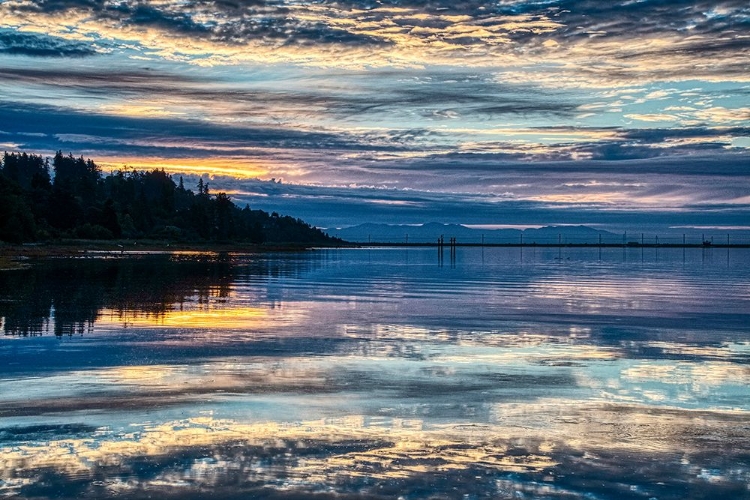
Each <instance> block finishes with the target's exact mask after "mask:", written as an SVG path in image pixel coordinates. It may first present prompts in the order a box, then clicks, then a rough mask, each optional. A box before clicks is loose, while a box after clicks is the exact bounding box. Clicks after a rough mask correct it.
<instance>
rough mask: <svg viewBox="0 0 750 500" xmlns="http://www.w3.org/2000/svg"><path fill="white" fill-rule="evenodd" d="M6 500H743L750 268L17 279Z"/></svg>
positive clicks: (512, 264)
mask: <svg viewBox="0 0 750 500" xmlns="http://www.w3.org/2000/svg"><path fill="white" fill-rule="evenodd" d="M0 330H1V331H2V332H3V335H2V336H0V496H8V497H14V496H19V497H23V498H34V499H43V498H103V497H117V498H126V499H130V498H204V497H206V496H207V495H210V496H213V497H215V498H279V499H281V498H284V499H288V498H308V497H310V496H313V495H316V496H315V498H324V499H325V498H399V497H401V498H404V499H422V498H447V499H453V498H456V499H479V498H549V499H577V498H582V499H584V498H585V499H595V498H644V499H650V498H657V499H671V498H675V499H676V498H721V497H723V498H750V250H742V249H732V250H726V249H705V250H704V249H687V250H682V249H670V250H667V249H658V250H657V249H653V248H651V249H626V250H623V249H603V250H602V251H601V252H600V251H599V250H598V249H569V248H564V249H561V250H558V249H532V248H525V249H523V251H522V250H521V249H519V248H508V249H502V248H493V249H490V248H485V249H481V248H459V249H458V251H457V255H456V256H455V258H451V256H450V253H449V252H448V251H447V250H446V251H445V253H444V256H443V258H442V259H439V258H438V254H437V251H436V250H435V249H434V248H428V249H419V248H410V249H403V248H401V249H399V248H389V249H356V250H316V251H310V252H304V253H291V254H268V255H198V254H173V255H126V256H124V257H121V256H112V255H108V254H100V255H94V256H91V255H90V256H89V257H87V258H81V259H58V260H48V261H46V262H41V263H39V264H38V265H37V266H35V267H34V268H33V269H30V270H26V271H19V272H5V273H0Z"/></svg>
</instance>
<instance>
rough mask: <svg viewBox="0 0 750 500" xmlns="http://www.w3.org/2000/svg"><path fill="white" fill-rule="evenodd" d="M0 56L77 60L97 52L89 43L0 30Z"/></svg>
mask: <svg viewBox="0 0 750 500" xmlns="http://www.w3.org/2000/svg"><path fill="white" fill-rule="evenodd" d="M0 54H9V55H21V56H28V57H70V58H79V57H88V56H93V55H96V54H97V50H96V48H95V47H94V46H93V45H91V44H89V43H84V42H77V41H71V40H65V39H63V38H59V37H55V36H49V35H44V34H40V33H27V32H22V31H15V30H8V29H0Z"/></svg>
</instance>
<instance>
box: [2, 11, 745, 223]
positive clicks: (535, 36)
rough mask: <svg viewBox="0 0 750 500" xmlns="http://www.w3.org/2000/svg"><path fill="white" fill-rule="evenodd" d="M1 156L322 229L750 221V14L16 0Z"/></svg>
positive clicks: (8, 39)
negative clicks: (109, 175) (100, 173)
mask: <svg viewBox="0 0 750 500" xmlns="http://www.w3.org/2000/svg"><path fill="white" fill-rule="evenodd" d="M0 149H5V150H9V151H19V150H23V151H29V152H36V153H41V154H45V155H51V154H54V152H55V151H57V150H62V151H63V152H64V153H68V152H72V153H73V154H74V155H76V156H78V155H84V156H86V157H91V158H92V159H94V160H95V161H96V162H97V163H98V164H100V165H101V166H103V167H104V169H105V170H111V169H121V168H125V167H127V168H137V169H152V168H164V169H165V170H167V171H168V172H170V173H172V174H174V175H176V176H177V175H182V176H184V177H185V179H186V184H190V183H194V182H197V178H198V177H197V176H199V175H200V176H203V178H204V179H208V180H209V182H210V186H211V189H212V190H214V191H218V190H223V191H226V192H227V193H228V194H230V195H231V196H232V198H233V199H234V200H235V201H236V202H238V203H240V204H243V205H244V204H245V203H249V204H250V206H251V207H253V208H261V209H264V210H269V211H271V210H276V211H279V212H281V213H285V214H290V215H293V216H295V217H301V218H303V219H304V220H306V221H307V222H310V223H312V224H314V225H317V226H319V227H324V228H333V227H346V226H350V225H355V224H359V223H363V222H380V223H384V222H388V223H396V224H418V223H424V222H433V221H434V222H444V223H462V224H473V225H485V226H486V225H513V226H524V225H529V226H539V225H550V224H586V225H591V226H594V227H601V228H605V229H614V230H619V229H622V228H631V229H635V230H637V229H638V228H644V227H649V228H660V230H665V229H669V228H673V229H675V230H681V228H683V227H696V228H704V229H705V228H709V229H712V228H713V229H716V230H721V231H725V230H728V229H730V228H742V227H745V228H748V229H750V4H748V3H747V1H746V0H718V1H701V0H696V1H680V0H640V1H638V0H612V1H607V2H602V1H598V0H597V1H595V0H582V1H573V0H533V1H520V0H500V1H494V2H479V1H473V0H450V1H448V0H435V1H426V2H425V1H420V2H417V1H414V0H380V1H373V0H341V1H328V0H317V1H306V2H303V1H278V0H215V1H205V0H152V1H149V0H117V1H108V0H105V1H97V0H0Z"/></svg>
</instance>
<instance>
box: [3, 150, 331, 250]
mask: <svg viewBox="0 0 750 500" xmlns="http://www.w3.org/2000/svg"><path fill="white" fill-rule="evenodd" d="M196 187H197V192H193V191H192V190H191V189H187V188H185V186H184V182H183V179H182V177H179V180H178V181H177V182H175V179H174V178H173V177H172V176H171V175H169V174H167V173H166V172H165V171H164V170H163V169H162V170H158V169H155V170H151V171H138V170H116V171H114V172H112V173H111V174H108V175H103V174H102V170H101V168H100V167H99V166H98V165H97V164H96V163H94V161H92V160H91V159H84V158H83V156H80V157H77V158H76V157H74V156H73V155H72V154H68V155H67V156H66V155H63V153H62V151H58V152H57V154H55V156H54V158H53V159H52V162H51V164H50V161H49V158H44V157H42V156H41V155H36V154H28V153H25V152H23V153H8V152H5V153H4V155H3V157H2V162H1V163H0V240H2V241H6V242H11V243H22V242H33V241H46V240H52V239H58V238H79V239H96V240H107V239H120V238H126V239H143V238H148V239H160V240H172V241H184V242H247V243H253V244H262V243H275V244H281V243H292V244H326V243H336V242H340V241H341V240H339V239H337V238H332V237H329V236H328V235H327V234H325V233H324V232H322V231H321V230H319V229H317V228H314V227H312V226H310V225H309V224H307V223H305V222H304V221H302V220H301V219H297V218H293V217H290V216H281V215H279V214H278V213H276V212H273V213H271V214H269V213H267V212H265V211H263V210H252V209H251V208H250V207H249V206H248V205H245V207H244V208H240V207H239V206H237V205H236V204H235V203H234V202H233V201H232V199H231V198H230V197H229V196H228V195H227V194H226V193H223V192H218V193H216V194H212V193H211V192H210V191H209V185H208V183H207V182H204V181H203V179H202V178H201V179H200V180H199V181H198V185H197V186H196Z"/></svg>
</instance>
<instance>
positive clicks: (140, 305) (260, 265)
mask: <svg viewBox="0 0 750 500" xmlns="http://www.w3.org/2000/svg"><path fill="white" fill-rule="evenodd" d="M301 266H302V267H304V261H303V260H299V261H296V260H283V259H282V260H274V259H270V260H268V259H258V260H254V261H251V262H240V263H238V262H236V261H234V260H232V259H231V258H230V257H200V258H195V257H191V258H184V259H178V258H175V257H174V256H169V255H157V256H143V257H139V258H127V259H60V260H52V261H47V262H41V263H38V264H37V265H35V266H33V267H32V268H31V269H28V270H25V271H18V272H6V273H0V318H3V321H2V323H0V324H2V326H3V329H4V332H5V334H6V335H23V336H27V335H41V334H43V333H46V332H50V331H53V332H54V333H55V335H72V334H75V333H83V332H85V331H87V330H88V329H90V328H91V326H92V325H93V323H94V322H95V321H96V319H97V317H98V316H99V314H100V312H101V311H102V310H103V309H109V310H111V311H114V312H115V314H117V315H118V316H120V317H127V316H131V317H132V316H133V315H134V314H135V315H147V316H149V317H153V318H159V317H163V316H164V314H165V313H167V312H169V311H171V310H173V309H174V308H180V307H181V306H182V305H183V304H184V303H186V302H188V301H190V302H191V303H197V304H207V303H208V302H209V300H210V299H211V298H218V299H221V300H226V299H227V298H228V297H229V295H230V291H231V286H232V283H233V282H234V281H235V280H236V279H237V277H238V276H239V275H244V276H248V275H249V276H255V277H259V278H268V277H278V276H282V275H286V274H290V273H291V274H295V273H296V272H298V271H300V270H301ZM51 318H53V319H54V321H50V319H51Z"/></svg>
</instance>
